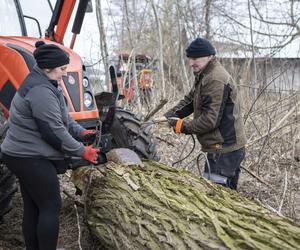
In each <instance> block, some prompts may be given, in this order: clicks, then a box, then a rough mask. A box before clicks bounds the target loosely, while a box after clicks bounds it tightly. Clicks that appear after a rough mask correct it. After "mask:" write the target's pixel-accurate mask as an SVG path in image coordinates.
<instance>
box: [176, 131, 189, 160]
mask: <svg viewBox="0 0 300 250" xmlns="http://www.w3.org/2000/svg"><path fill="white" fill-rule="evenodd" d="M191 138H192V137H191V136H189V137H188V138H187V140H186V142H185V144H184V146H183V148H182V150H181V152H180V155H179V157H178V159H181V157H182V155H183V152H184V151H185V149H186V147H187V145H188V144H189V142H190V139H191Z"/></svg>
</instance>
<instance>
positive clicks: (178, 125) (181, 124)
mask: <svg viewBox="0 0 300 250" xmlns="http://www.w3.org/2000/svg"><path fill="white" fill-rule="evenodd" d="M168 122H169V124H170V126H171V127H173V129H174V132H175V133H176V134H180V133H184V134H190V133H188V132H187V127H186V121H184V120H183V119H180V118H177V117H170V118H168Z"/></svg>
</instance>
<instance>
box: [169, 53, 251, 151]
mask: <svg viewBox="0 0 300 250" xmlns="http://www.w3.org/2000/svg"><path fill="white" fill-rule="evenodd" d="M170 112H173V113H174V115H175V116H177V117H179V118H184V117H187V116H189V115H190V114H192V113H194V119H193V120H191V121H188V122H187V125H186V132H188V133H191V134H196V135H197V138H198V140H199V142H200V144H201V145H202V150H203V151H204V152H222V153H226V152H232V151H235V150H238V149H240V148H242V147H244V146H245V144H246V141H247V140H246V136H245V131H244V124H243V117H242V114H241V105H240V98H239V95H238V92H237V86H236V84H235V83H234V81H233V79H232V78H231V76H230V75H229V73H228V72H227V71H226V70H225V69H224V67H223V66H222V65H221V64H220V63H219V61H218V60H217V59H213V60H212V61H210V62H209V63H208V65H207V66H206V67H205V68H204V69H203V70H202V71H201V72H200V73H199V74H197V75H196V76H195V84H194V86H193V88H192V89H191V91H190V92H189V93H188V94H187V95H186V96H185V97H184V99H183V100H181V101H180V102H179V103H178V104H177V105H176V106H175V107H174V108H172V109H171V110H170Z"/></svg>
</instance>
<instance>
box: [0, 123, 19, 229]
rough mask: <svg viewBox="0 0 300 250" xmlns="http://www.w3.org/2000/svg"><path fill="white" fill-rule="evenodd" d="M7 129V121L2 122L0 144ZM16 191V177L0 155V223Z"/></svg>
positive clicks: (9, 207)
mask: <svg viewBox="0 0 300 250" xmlns="http://www.w3.org/2000/svg"><path fill="white" fill-rule="evenodd" d="M7 129H8V126H7V123H4V125H2V126H1V127H0V145H1V142H2V141H3V139H4V137H5V134H6V131H7ZM16 191H17V185H16V177H15V175H14V174H12V172H11V171H10V170H9V169H8V168H7V167H6V165H5V163H4V162H3V161H2V160H1V157H0V223H1V221H2V219H3V216H4V215H5V214H6V213H8V212H9V211H10V210H11V209H12V202H11V200H12V197H13V195H14V193H15V192H16Z"/></svg>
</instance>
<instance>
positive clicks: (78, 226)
mask: <svg viewBox="0 0 300 250" xmlns="http://www.w3.org/2000/svg"><path fill="white" fill-rule="evenodd" d="M74 208H75V213H76V219H77V228H78V247H79V250H82V247H81V228H80V221H79V214H78V209H77V206H76V204H74Z"/></svg>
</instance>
